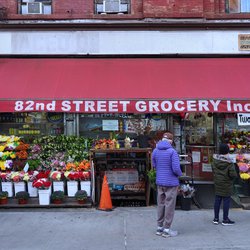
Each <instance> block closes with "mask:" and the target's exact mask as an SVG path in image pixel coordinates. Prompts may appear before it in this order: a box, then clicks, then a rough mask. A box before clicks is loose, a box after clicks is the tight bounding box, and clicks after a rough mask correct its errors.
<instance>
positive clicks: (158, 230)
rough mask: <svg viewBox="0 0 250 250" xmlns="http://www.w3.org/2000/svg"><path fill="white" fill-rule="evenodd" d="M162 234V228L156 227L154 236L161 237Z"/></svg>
mask: <svg viewBox="0 0 250 250" xmlns="http://www.w3.org/2000/svg"><path fill="white" fill-rule="evenodd" d="M162 233H163V227H157V230H156V235H158V236H161V235H162Z"/></svg>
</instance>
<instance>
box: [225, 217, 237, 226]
mask: <svg viewBox="0 0 250 250" xmlns="http://www.w3.org/2000/svg"><path fill="white" fill-rule="evenodd" d="M234 224H235V222H234V221H232V220H230V219H227V220H223V221H222V225H223V226H232V225H234Z"/></svg>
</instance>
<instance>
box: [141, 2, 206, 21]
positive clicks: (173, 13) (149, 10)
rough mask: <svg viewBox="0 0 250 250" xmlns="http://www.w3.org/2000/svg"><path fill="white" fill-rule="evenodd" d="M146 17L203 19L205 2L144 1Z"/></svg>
mask: <svg viewBox="0 0 250 250" xmlns="http://www.w3.org/2000/svg"><path fill="white" fill-rule="evenodd" d="M143 10H144V16H145V17H202V16H203V0H144V2H143Z"/></svg>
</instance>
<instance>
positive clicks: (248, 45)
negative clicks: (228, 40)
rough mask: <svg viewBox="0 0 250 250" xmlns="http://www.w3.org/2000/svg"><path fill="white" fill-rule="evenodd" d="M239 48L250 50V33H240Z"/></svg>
mask: <svg viewBox="0 0 250 250" xmlns="http://www.w3.org/2000/svg"><path fill="white" fill-rule="evenodd" d="M238 44H239V50H250V34H240V35H238Z"/></svg>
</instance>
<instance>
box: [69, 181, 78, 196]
mask: <svg viewBox="0 0 250 250" xmlns="http://www.w3.org/2000/svg"><path fill="white" fill-rule="evenodd" d="M77 190H78V182H77V181H68V182H67V191H68V196H69V197H74V196H75V194H76V192H77Z"/></svg>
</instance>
